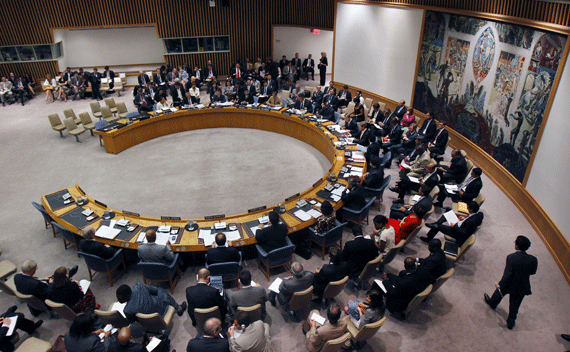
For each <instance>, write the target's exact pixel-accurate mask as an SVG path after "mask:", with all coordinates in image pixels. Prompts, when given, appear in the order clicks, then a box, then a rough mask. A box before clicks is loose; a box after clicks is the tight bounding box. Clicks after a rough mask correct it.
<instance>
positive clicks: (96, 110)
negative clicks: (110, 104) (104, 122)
mask: <svg viewBox="0 0 570 352" xmlns="http://www.w3.org/2000/svg"><path fill="white" fill-rule="evenodd" d="M89 106H90V107H91V113H92V114H93V116H95V117H97V118H98V119H99V120H101V118H102V117H103V116H102V114H101V105H100V104H99V102H98V101H94V102H91V103H89Z"/></svg>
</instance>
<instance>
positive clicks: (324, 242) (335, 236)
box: [309, 220, 346, 260]
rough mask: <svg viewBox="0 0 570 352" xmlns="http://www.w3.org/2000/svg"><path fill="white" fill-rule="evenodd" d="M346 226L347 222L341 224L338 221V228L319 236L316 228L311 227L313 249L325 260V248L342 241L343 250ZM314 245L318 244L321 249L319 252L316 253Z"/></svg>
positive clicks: (340, 245)
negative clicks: (343, 232)
mask: <svg viewBox="0 0 570 352" xmlns="http://www.w3.org/2000/svg"><path fill="white" fill-rule="evenodd" d="M345 226H346V222H343V223H342V224H341V223H340V221H338V220H336V226H335V227H334V228H333V229H332V230H330V231H329V232H327V233H325V234H323V235H319V234H317V232H316V231H315V229H314V228H312V227H309V231H311V249H312V250H313V251H314V252H315V253H317V254H318V255H320V256H321V259H323V260H324V259H325V248H327V247H330V246H334V245H336V244H337V242H339V241H340V244H339V247H340V249H341V250H342V231H343V230H344V227H345ZM313 243H316V244H317V246H319V247H320V248H321V250H320V251H319V252H316V251H315V249H314V248H313Z"/></svg>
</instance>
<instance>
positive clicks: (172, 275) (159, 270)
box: [137, 253, 181, 293]
mask: <svg viewBox="0 0 570 352" xmlns="http://www.w3.org/2000/svg"><path fill="white" fill-rule="evenodd" d="M178 256H179V254H178V253H176V254H175V255H174V260H173V261H172V263H170V264H162V263H146V262H139V263H138V264H137V267H138V268H139V269H141V272H142V274H143V282H144V283H145V284H147V283H148V282H150V281H168V284H169V285H170V293H174V288H175V287H176V284H177V283H178V280H179V279H180V276H181V275H180V268H179V267H178Z"/></svg>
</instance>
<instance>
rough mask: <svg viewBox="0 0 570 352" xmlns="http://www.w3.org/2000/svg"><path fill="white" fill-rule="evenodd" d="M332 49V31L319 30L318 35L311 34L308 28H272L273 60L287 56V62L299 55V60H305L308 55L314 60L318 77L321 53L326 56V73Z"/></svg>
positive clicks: (330, 62)
mask: <svg viewBox="0 0 570 352" xmlns="http://www.w3.org/2000/svg"><path fill="white" fill-rule="evenodd" d="M332 49H333V31H326V30H322V29H321V33H320V34H313V33H311V29H310V28H303V27H288V26H273V59H274V60H276V61H279V60H281V56H283V55H285V56H287V60H291V59H292V58H293V57H295V53H299V57H300V58H301V59H303V60H304V59H305V58H306V57H307V56H308V55H309V54H312V55H313V59H314V60H315V72H316V73H317V77H318V72H319V70H318V68H317V67H316V65H318V63H319V58H320V57H321V52H323V51H324V52H325V53H326V54H327V60H328V62H329V66H328V68H327V73H330V72H331V67H332Z"/></svg>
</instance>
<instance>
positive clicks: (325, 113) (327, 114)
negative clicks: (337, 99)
mask: <svg viewBox="0 0 570 352" xmlns="http://www.w3.org/2000/svg"><path fill="white" fill-rule="evenodd" d="M319 114H320V115H321V118H323V119H326V120H329V121H331V122H336V118H335V116H334V110H333V108H332V107H331V104H330V103H329V102H326V103H324V104H323V106H322V109H321V110H320V111H319Z"/></svg>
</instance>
